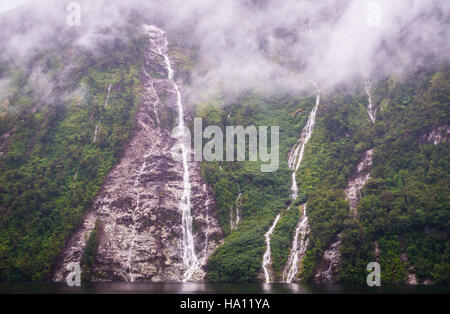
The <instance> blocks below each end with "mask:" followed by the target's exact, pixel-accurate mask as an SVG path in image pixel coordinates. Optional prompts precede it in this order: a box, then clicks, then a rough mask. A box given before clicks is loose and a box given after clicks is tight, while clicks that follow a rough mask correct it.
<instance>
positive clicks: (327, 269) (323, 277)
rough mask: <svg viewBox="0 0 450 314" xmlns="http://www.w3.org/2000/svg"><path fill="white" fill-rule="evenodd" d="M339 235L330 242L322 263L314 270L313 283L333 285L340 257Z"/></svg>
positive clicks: (335, 280)
mask: <svg viewBox="0 0 450 314" xmlns="http://www.w3.org/2000/svg"><path fill="white" fill-rule="evenodd" d="M340 247H341V234H340V233H339V234H338V235H337V236H336V238H335V239H334V240H333V241H332V242H331V244H330V245H329V246H328V248H327V249H326V250H325V252H324V253H323V258H322V262H321V263H320V264H319V266H318V267H317V268H316V274H315V276H314V279H313V281H314V283H318V284H320V283H335V282H337V280H338V278H337V276H338V270H339V261H340V257H341V253H340V251H339V250H340Z"/></svg>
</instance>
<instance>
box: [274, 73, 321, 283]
mask: <svg viewBox="0 0 450 314" xmlns="http://www.w3.org/2000/svg"><path fill="white" fill-rule="evenodd" d="M311 83H312V84H313V85H314V86H315V87H316V88H317V95H316V104H315V106H314V108H313V110H312V111H311V113H310V114H309V117H308V121H307V122H306V125H305V127H304V128H303V130H302V133H301V135H300V139H299V141H298V142H297V143H296V144H295V146H294V147H293V148H292V150H291V152H290V154H289V158H288V165H289V168H290V169H291V170H292V179H291V192H292V194H291V197H292V202H294V201H295V200H296V199H297V197H298V186H297V179H296V175H297V171H298V170H299V169H300V165H301V163H302V160H303V156H304V154H305V147H306V144H307V143H308V141H309V139H310V138H311V136H312V133H313V131H314V125H315V123H316V114H317V110H318V108H319V105H320V90H319V87H318V85H317V84H316V83H315V82H314V81H311ZM306 207H307V205H306V204H304V205H303V214H302V217H301V218H300V220H299V222H298V224H297V227H296V229H295V235H294V240H293V241H292V247H291V252H290V254H289V258H288V262H287V264H286V267H285V269H284V272H283V278H282V279H283V281H284V282H287V283H291V282H292V280H293V279H294V277H295V275H296V274H297V272H298V264H299V262H300V261H301V260H302V258H303V256H304V255H305V253H306V248H307V247H308V234H309V222H308V216H307V215H306ZM289 208H290V207H289ZM299 238H300V242H299Z"/></svg>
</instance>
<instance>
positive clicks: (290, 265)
mask: <svg viewBox="0 0 450 314" xmlns="http://www.w3.org/2000/svg"><path fill="white" fill-rule="evenodd" d="M306 206H307V205H306V204H304V205H303V215H302V218H301V219H300V221H299V222H298V224H297V227H296V228H295V236H294V240H293V241H292V248H291V253H290V254H289V258H288V262H287V264H286V267H285V269H284V272H283V282H286V283H291V282H292V280H294V277H295V275H297V273H298V263H299V262H300V261H301V260H302V259H303V257H304V256H305V253H306V248H307V247H308V243H309V238H308V234H309V222H308V216H306ZM299 239H300V241H299Z"/></svg>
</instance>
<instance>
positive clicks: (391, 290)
mask: <svg viewBox="0 0 450 314" xmlns="http://www.w3.org/2000/svg"><path fill="white" fill-rule="evenodd" d="M449 292H450V289H449V288H448V287H443V286H392V285H386V286H381V287H367V286H356V285H328V286H319V285H306V284H257V283H255V284H227V283H217V284H215V283H204V284H199V283H126V282H110V283H86V284H82V286H81V287H69V286H67V285H66V284H60V283H0V294H22V293H25V294H50V293H51V294H53V293H56V294H80V293H81V294H116V293H120V294H131V293H132V294H270V293H275V294H355V293H356V294H384V293H388V294H417V293H426V294H442V293H445V294H448V293H449Z"/></svg>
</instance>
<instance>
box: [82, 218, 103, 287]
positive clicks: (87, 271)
mask: <svg viewBox="0 0 450 314" xmlns="http://www.w3.org/2000/svg"><path fill="white" fill-rule="evenodd" d="M101 224H102V223H101V221H100V220H99V219H97V221H96V222H95V227H94V229H93V230H92V231H91V234H90V235H89V238H88V239H87V241H86V246H85V247H84V251H83V256H82V257H81V280H82V281H91V280H92V276H93V269H92V268H93V266H94V264H95V261H96V255H97V249H98V242H99V237H100V232H101V228H102V226H101Z"/></svg>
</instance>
